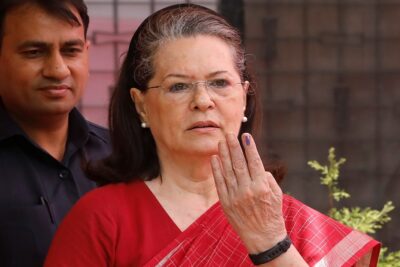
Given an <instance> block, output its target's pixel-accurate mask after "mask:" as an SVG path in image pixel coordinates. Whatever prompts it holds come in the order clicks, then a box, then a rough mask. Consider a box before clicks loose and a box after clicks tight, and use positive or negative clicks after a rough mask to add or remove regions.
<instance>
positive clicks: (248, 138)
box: [244, 134, 250, 146]
mask: <svg viewBox="0 0 400 267" xmlns="http://www.w3.org/2000/svg"><path fill="white" fill-rule="evenodd" d="M244 140H245V141H246V145H248V146H249V145H250V135H248V134H246V135H245V136H244Z"/></svg>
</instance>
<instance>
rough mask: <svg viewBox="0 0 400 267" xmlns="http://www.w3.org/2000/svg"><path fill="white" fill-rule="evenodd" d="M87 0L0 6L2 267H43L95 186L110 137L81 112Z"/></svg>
mask: <svg viewBox="0 0 400 267" xmlns="http://www.w3.org/2000/svg"><path fill="white" fill-rule="evenodd" d="M88 24H89V17H88V14H87V7H86V5H85V3H84V2H83V0H1V1H0V266H3V267H5V266H18V267H22V266H42V264H43V260H44V257H45V255H46V252H47V249H48V247H49V245H50V242H51V239H52V237H53V234H54V232H55V230H56V227H57V226H58V224H59V223H60V221H61V220H62V218H63V217H64V215H65V214H66V213H67V212H68V210H69V209H70V208H71V206H72V205H73V204H74V203H75V202H76V201H77V200H78V198H80V197H81V196H82V195H83V194H84V193H86V192H87V191H89V190H91V189H92V188H94V187H95V183H94V182H92V181H90V180H89V179H87V177H86V176H85V174H84V168H85V166H86V164H87V162H88V161H89V160H96V159H99V158H102V157H104V156H106V155H107V154H108V153H109V141H108V133H107V131H106V130H105V129H103V128H101V127H99V126H96V125H94V124H92V123H90V122H87V121H86V120H85V119H84V118H83V117H82V115H81V114H80V113H79V112H78V110H77V109H76V108H75V105H76V104H77V103H78V101H79V99H80V98H81V96H82V94H83V91H84V88H85V86H86V82H87V79H88V72H89V69H88V48H89V42H88V41H87V40H86V33H87V28H88Z"/></svg>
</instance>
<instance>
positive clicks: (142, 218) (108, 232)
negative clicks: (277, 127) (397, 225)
mask: <svg viewBox="0 0 400 267" xmlns="http://www.w3.org/2000/svg"><path fill="white" fill-rule="evenodd" d="M255 98H256V94H255V91H254V88H253V87H252V83H251V81H250V75H249V73H248V70H247V68H246V64H245V56H244V51H243V48H242V46H241V40H240V37H239V34H238V32H237V31H236V30H235V29H234V28H233V27H232V26H230V25H229V24H228V23H227V22H226V21H225V20H224V19H223V18H221V17H220V16H219V15H218V14H216V13H215V12H213V11H211V10H209V9H206V8H204V7H200V6H196V5H192V4H182V5H174V6H171V7H167V8H165V9H162V10H160V11H158V12H156V13H154V14H153V15H151V16H150V17H149V18H147V19H146V20H145V21H144V22H143V23H142V24H141V26H140V27H139V28H138V29H137V31H136V32H135V34H134V36H133V38H132V40H131V43H130V46H129V51H128V53H127V56H126V58H125V61H124V63H123V66H122V70H121V74H120V78H119V82H118V85H117V87H116V90H115V92H114V95H113V98H112V101H111V105H110V130H111V136H112V141H113V153H112V155H111V156H110V157H109V158H106V159H105V160H104V161H103V162H101V164H100V165H98V166H96V168H94V169H92V170H91V172H92V176H93V177H96V179H97V181H98V182H100V183H102V184H109V185H106V186H103V187H101V188H99V189H96V190H94V191H92V192H91V193H89V194H87V195H86V196H85V197H84V198H83V199H81V201H79V203H78V204H77V205H76V206H75V207H74V208H73V210H72V212H71V213H70V214H69V215H68V216H67V217H66V219H65V220H64V222H63V223H62V225H61V226H60V228H59V230H58V232H57V234H56V237H55V239H54V241H53V243H52V246H51V248H50V252H49V254H48V258H47V261H46V265H45V266H142V265H145V266H164V265H165V266H177V265H179V266H221V265H222V266H251V265H253V263H254V264H257V265H262V266H308V265H311V266H352V265H355V264H357V262H359V263H358V264H359V266H376V258H377V255H378V252H379V244H378V243H377V242H376V241H374V240H372V239H371V238H369V237H368V236H365V235H363V234H361V233H358V232H356V231H353V230H351V229H349V228H347V227H345V226H343V225H341V224H339V223H337V222H335V221H333V220H332V219H330V218H327V217H326V216H324V215H322V214H319V213H318V212H316V211H314V210H312V209H310V208H308V207H307V206H305V205H303V204H302V203H300V202H298V201H297V200H295V199H293V198H291V197H289V196H283V197H282V192H281V189H280V188H279V186H278V184H277V183H276V181H275V179H274V177H273V176H272V175H271V173H269V172H266V171H265V170H264V167H263V164H262V162H261V160H260V157H259V154H258V152H257V149H256V146H255V144H254V140H253V138H252V136H251V135H250V133H251V132H252V129H253V125H254V123H255V117H256V112H255V110H256V105H255V104H256V102H255ZM238 137H239V138H238ZM238 139H240V142H239V140H238ZM240 143H241V144H242V146H241V145H240ZM249 254H250V256H249ZM362 262H364V263H362Z"/></svg>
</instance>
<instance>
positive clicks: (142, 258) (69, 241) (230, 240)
mask: <svg viewBox="0 0 400 267" xmlns="http://www.w3.org/2000/svg"><path fill="white" fill-rule="evenodd" d="M283 212H284V216H285V222H286V229H287V231H288V234H289V236H290V237H291V239H292V241H293V244H294V246H295V247H296V248H297V250H298V251H299V252H300V254H301V255H302V256H303V258H304V259H305V260H306V262H307V263H308V264H309V265H310V266H317V267H324V266H326V267H328V266H329V267H332V266H352V265H354V264H355V262H356V261H357V260H358V259H359V258H361V257H362V255H364V254H366V253H368V252H370V251H371V250H372V251H373V253H372V259H371V264H370V266H376V261H377V256H378V253H379V243H378V242H376V241H375V240H373V239H371V238H370V237H368V236H366V235H364V234H361V233H359V232H356V231H353V230H352V229H350V228H348V227H346V226H343V225H342V224H340V223H338V222H336V221H334V220H332V219H330V218H328V217H327V216H325V215H323V214H321V213H319V212H317V211H315V210H313V209H311V208H309V207H307V206H306V205H304V204H302V203H301V202H299V201H297V200H295V199H294V198H291V197H289V196H284V199H283ZM70 266H74V267H91V266H96V267H102V266H103V267H132V266H252V264H251V262H250V260H249V258H248V256H247V251H246V249H245V247H244V245H243V244H242V242H241V240H240V239H239V237H238V236H237V234H236V233H235V232H234V231H233V229H232V228H231V227H230V225H229V224H228V222H227V220H226V219H225V215H224V213H223V211H222V208H221V206H220V204H219V203H217V204H215V205H214V206H212V207H211V208H210V209H209V210H208V211H207V212H206V213H204V214H203V215H202V216H200V218H198V219H197V220H196V221H195V222H194V223H193V224H192V225H191V226H190V227H189V228H188V229H186V230H185V231H183V232H182V231H180V230H179V229H178V227H177V226H176V225H175V223H174V222H173V221H172V220H171V218H170V217H169V215H168V214H167V212H166V211H165V210H164V209H163V208H162V206H161V205H160V203H159V202H158V200H157V199H156V198H155V196H154V195H153V193H152V192H151V191H150V190H149V188H148V187H147V186H146V185H145V183H144V182H141V181H136V182H132V183H126V184H125V183H120V184H112V185H107V186H104V187H100V188H97V189H95V190H93V191H91V192H89V193H88V194H86V195H85V196H84V197H83V198H82V199H81V200H79V201H78V203H77V204H76V205H75V206H74V207H73V208H72V210H71V211H70V212H69V213H68V215H67V216H66V218H65V219H64V220H63V222H62V223H61V225H60V227H59V228H58V230H57V233H56V235H55V238H54V239H53V242H52V245H51V247H50V250H49V254H48V256H47V259H46V263H45V267H70Z"/></svg>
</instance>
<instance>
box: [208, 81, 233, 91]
mask: <svg viewBox="0 0 400 267" xmlns="http://www.w3.org/2000/svg"><path fill="white" fill-rule="evenodd" d="M208 86H209V87H211V88H214V89H223V88H226V87H228V86H229V82H228V81H227V80H224V79H216V80H211V81H208Z"/></svg>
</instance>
